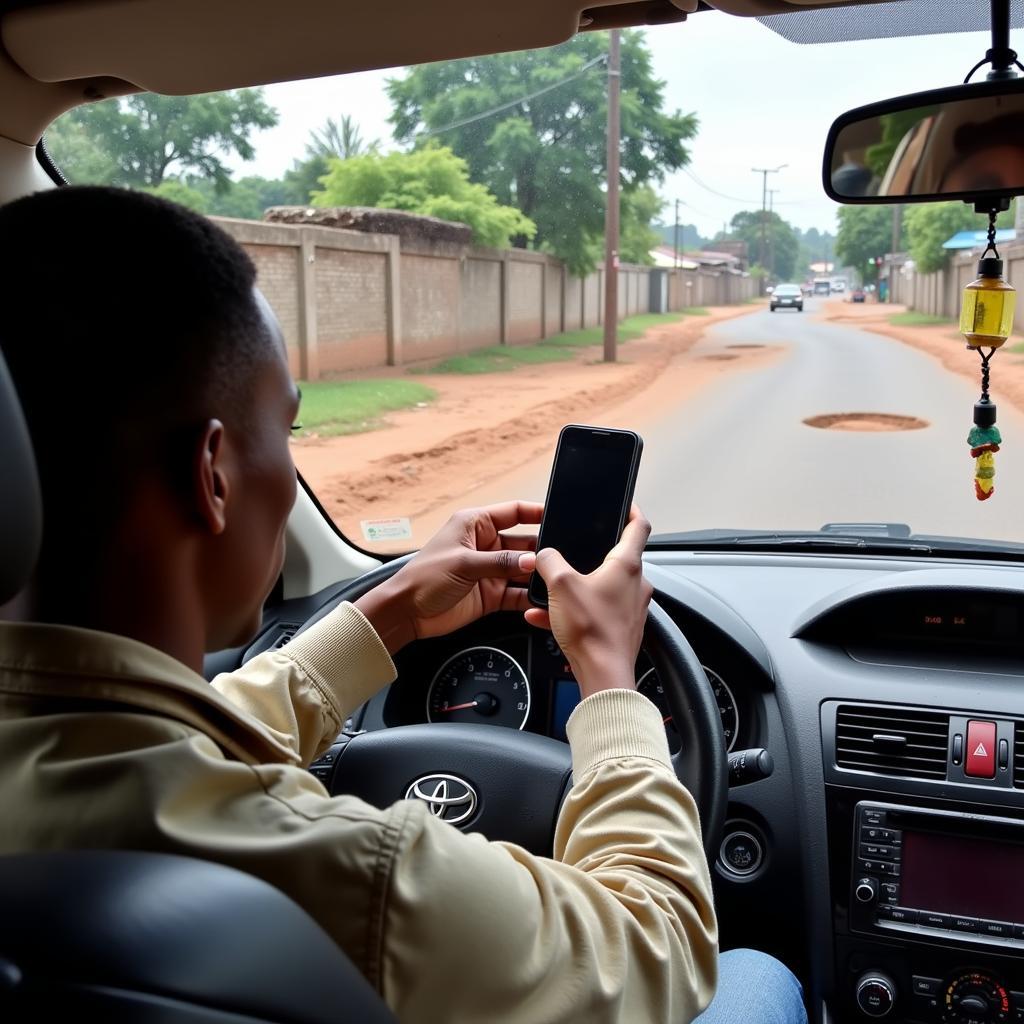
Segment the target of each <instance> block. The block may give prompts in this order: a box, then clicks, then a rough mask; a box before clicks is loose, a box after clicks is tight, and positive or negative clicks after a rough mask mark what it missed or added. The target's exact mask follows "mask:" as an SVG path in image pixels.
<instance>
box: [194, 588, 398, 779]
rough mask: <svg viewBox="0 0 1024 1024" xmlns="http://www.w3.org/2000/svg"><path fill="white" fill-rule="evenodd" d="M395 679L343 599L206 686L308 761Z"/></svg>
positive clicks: (378, 644) (380, 646)
mask: <svg viewBox="0 0 1024 1024" xmlns="http://www.w3.org/2000/svg"><path fill="white" fill-rule="evenodd" d="M394 678H395V666H394V663H393V662H392V660H391V656H390V655H389V654H388V652H387V648H386V647H385V646H384V643H383V642H382V641H381V639H380V637H379V636H378V635H377V633H376V631H375V630H374V628H373V627H372V626H371V625H370V623H369V622H368V621H367V620H366V617H365V616H364V615H363V614H362V612H360V611H359V609H358V608H356V607H355V605H352V604H349V603H348V602H347V601H346V602H343V603H342V604H340V605H339V606H338V607H337V608H335V609H334V610H333V611H332V612H331V613H330V614H329V615H325V616H324V618H322V619H321V620H320V621H319V622H317V623H316V624H315V625H313V626H312V627H310V628H309V629H308V630H306V632H304V633H302V634H300V635H299V636H297V637H296V638H295V639H294V640H292V642H291V643H289V644H286V645H285V646H284V647H282V648H281V649H280V650H277V651H266V652H264V653H263V654H259V655H257V656H256V657H255V658H253V659H252V660H251V661H248V662H246V664H245V665H243V666H242V667H241V668H240V669H238V670H237V671H235V672H225V673H222V674H221V675H219V676H217V677H216V678H215V679H214V680H213V682H212V684H211V685H212V686H213V688H214V689H215V690H217V691H218V692H219V693H220V694H221V695H222V696H224V697H226V698H227V699H228V700H230V701H231V703H232V704H234V705H235V706H236V707H238V708H240V709H241V710H242V711H245V712H247V713H248V714H250V715H252V716H253V717H254V718H256V719H258V720H259V721H260V722H261V723H263V725H264V726H265V727H266V729H267V730H268V731H269V732H270V733H271V735H272V736H273V738H274V739H275V740H276V741H277V742H278V743H279V744H281V745H282V746H284V747H285V748H286V749H287V750H288V751H290V753H291V754H292V755H293V756H294V759H295V760H296V761H297V763H299V764H302V765H308V764H309V763H310V762H311V761H313V760H315V758H316V757H317V755H318V754H320V753H321V752H322V751H323V750H324V749H325V748H326V747H328V746H329V745H330V744H331V743H332V742H333V740H334V739H335V737H336V736H337V735H338V733H339V732H341V728H342V726H343V725H344V724H345V719H346V718H347V717H348V716H349V715H350V714H351V713H352V712H353V711H354V710H355V709H356V708H358V707H359V706H360V705H361V704H362V703H363V702H364V701H366V700H368V699H369V698H370V697H372V696H373V694H375V693H376V692H377V691H378V690H379V689H381V687H383V686H386V685H387V684H388V683H390V682H391V681H392V680H393V679H394Z"/></svg>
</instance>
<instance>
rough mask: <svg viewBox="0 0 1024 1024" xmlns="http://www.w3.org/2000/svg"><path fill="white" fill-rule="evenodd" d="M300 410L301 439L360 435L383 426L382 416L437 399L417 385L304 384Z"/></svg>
mask: <svg viewBox="0 0 1024 1024" xmlns="http://www.w3.org/2000/svg"><path fill="white" fill-rule="evenodd" d="M300 387H301V389H302V402H301V404H300V406H299V423H301V424H302V430H301V431H299V432H298V433H299V435H300V436H309V435H310V434H318V435H320V436H321V437H333V436H335V435H337V434H359V433H361V432H363V431H365V430H376V429H377V428H378V427H380V426H382V425H383V420H382V417H383V415H384V413H387V412H394V411H395V410H397V409H408V408H410V407H412V406H414V405H418V404H419V403H420V402H430V401H433V399H434V398H436V397H437V394H436V392H435V391H434V390H433V389H432V388H428V387H427V386H426V385H424V384H420V383H419V382H418V381H412V380H405V379H403V378H400V377H399V378H394V379H388V380H320V381H303V382H301V384H300Z"/></svg>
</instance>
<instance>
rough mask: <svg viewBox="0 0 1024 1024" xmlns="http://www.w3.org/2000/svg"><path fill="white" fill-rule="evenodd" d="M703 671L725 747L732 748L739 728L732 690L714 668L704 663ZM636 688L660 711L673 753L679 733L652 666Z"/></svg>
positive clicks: (738, 717) (728, 749) (676, 747)
mask: <svg viewBox="0 0 1024 1024" xmlns="http://www.w3.org/2000/svg"><path fill="white" fill-rule="evenodd" d="M703 667H704V672H705V673H706V674H707V677H708V682H709V683H711V692H712V693H714V695H715V701H716V703H717V704H718V713H719V715H721V717H722V732H723V733H724V734H725V749H726V750H727V751H730V750H732V748H733V747H734V746H735V745H736V733H737V731H738V730H739V724H740V713H739V708H738V707H737V706H736V698H735V697H733V695H732V690H730V689H729V687H728V686H727V685H726V682H725V680H724V679H723V678H722V677H721V676H720V675H719V674H718V673H717V672H716V671H715V670H714V669H711V668H708V667H707V666H706V665H705V666H703ZM636 688H637V689H638V690H639V691H640V692H641V693H642V694H643V695H644V696H645V697H646V698H647V699H648V700H649V701H651V702H652V703H653V704H654V705H655V706H656V707H657V708H658V710H659V711H660V712H661V714H662V717H663V718H664V720H665V731H666V732H667V733H668V745H669V748H670V750H671V751H672V753H673V754H674V753H675V752H676V751H677V750H678V749H679V733H678V732H677V731H676V728H675V726H674V725H673V724H672V712H671V711H669V708H668V700H667V698H666V697H665V688H664V687H663V686H662V684H661V680H660V679H659V678H658V675H657V673H656V672H655V671H654V669H653V668H651V669H648V670H647V671H646V672H645V673H644V674H643V675H642V676H641V677H640V678H639V679H638V680H637V684H636Z"/></svg>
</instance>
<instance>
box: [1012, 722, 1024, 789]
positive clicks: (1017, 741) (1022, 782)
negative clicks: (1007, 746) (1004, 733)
mask: <svg viewBox="0 0 1024 1024" xmlns="http://www.w3.org/2000/svg"><path fill="white" fill-rule="evenodd" d="M1013 784H1014V785H1015V786H1016V787H1017V788H1018V789H1024V722H1014V723H1013Z"/></svg>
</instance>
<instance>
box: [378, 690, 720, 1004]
mask: <svg viewBox="0 0 1024 1024" xmlns="http://www.w3.org/2000/svg"><path fill="white" fill-rule="evenodd" d="M567 732H568V735H569V740H570V743H571V745H572V749H573V769H574V778H575V785H574V788H573V790H572V792H571V794H570V795H569V797H568V798H567V799H566V801H565V803H564V805H563V808H562V811H561V814H560V817H559V820H558V826H557V834H556V840H555V850H554V854H555V857H554V859H553V860H549V859H546V858H540V857H535V856H533V855H531V854H530V853H528V852H527V851H525V850H523V849H521V848H519V847H516V846H512V845H509V844H502V843H489V842H487V841H486V840H485V839H484V838H483V837H482V836H479V835H469V836H467V835H464V834H462V833H460V832H459V831H457V830H456V829H454V828H452V827H451V826H449V825H446V824H444V823H443V822H440V821H438V820H437V819H435V818H433V817H432V816H431V815H430V814H429V813H426V809H425V808H424V807H423V805H422V804H418V803H417V804H414V805H413V807H411V808H410V809H409V811H408V812H407V817H406V824H405V826H404V828H403V834H402V838H401V841H400V843H399V845H398V849H397V851H396V856H395V858H394V862H393V864H392V867H391V878H390V886H389V890H388V896H387V900H386V905H385V916H384V929H383V932H382V962H381V972H380V980H381V987H382V991H383V993H384V996H385V998H386V999H387V1001H388V1003H389V1004H390V1005H391V1007H392V1009H393V1010H394V1011H395V1013H396V1015H397V1016H398V1018H399V1019H400V1020H402V1021H403V1022H406V1021H408V1022H416V1021H424V1022H426V1021H428V1020H432V1019H433V1020H439V1019H444V1020H445V1021H447V1022H449V1024H455V1022H461V1021H466V1022H468V1021H480V1020H501V1021H503V1022H522V1024H548V1022H550V1024H555V1022H559V1024H564V1022H568V1021H580V1022H583V1021H586V1022H587V1024H606V1022H607V1024H611V1022H622V1024H633V1022H641V1021H642V1022H645V1024H646V1022H662V1021H664V1022H666V1024H683V1022H686V1021H690V1020H692V1019H693V1018H694V1017H696V1016H697V1015H698V1014H699V1013H700V1012H701V1011H702V1010H703V1008H704V1007H706V1006H707V1004H708V1003H709V1002H710V1000H711V997H712V995H713V994H714V989H715V984H716V977H717V975H716V972H717V924H716V920H715V913H714V907H713V903H712V894H711V881H710V877H709V874H708V868H707V863H706V861H705V858H704V852H703V849H702V846H701V839H700V826H699V820H698V817H697V811H696V807H695V805H694V802H693V799H692V797H691V796H690V794H689V793H688V792H687V790H686V789H685V788H684V787H683V786H682V785H681V784H680V783H679V781H678V780H677V779H676V777H675V774H674V773H673V771H672V768H671V762H670V761H669V755H668V747H667V743H666V740H665V732H664V726H663V725H662V722H661V718H660V717H659V715H658V713H657V711H656V709H655V708H654V706H653V705H652V704H651V703H650V702H649V701H647V700H646V698H644V697H643V696H642V695H641V694H638V693H636V692H635V691H628V690H613V691H607V692H602V693H599V694H595V695H594V696H592V697H589V698H588V699H587V700H585V701H583V702H581V703H580V705H579V706H578V708H577V709H576V710H575V711H574V713H573V715H572V718H571V719H570V722H569V725H568V729H567ZM432 1014H434V1015H435V1016H431V1015H432ZM436 1014H440V1016H436Z"/></svg>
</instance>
